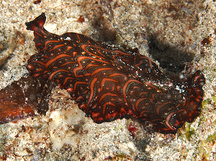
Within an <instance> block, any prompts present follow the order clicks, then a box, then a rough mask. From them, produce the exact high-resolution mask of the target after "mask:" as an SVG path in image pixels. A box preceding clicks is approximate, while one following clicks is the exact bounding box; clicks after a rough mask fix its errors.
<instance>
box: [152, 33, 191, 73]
mask: <svg viewBox="0 0 216 161" xmlns="http://www.w3.org/2000/svg"><path fill="white" fill-rule="evenodd" d="M149 54H150V55H152V57H153V58H154V60H157V61H158V62H159V63H160V67H162V68H164V69H166V70H168V71H170V72H174V73H180V72H181V71H183V70H184V69H185V65H186V64H187V63H188V62H191V61H192V60H193V59H194V54H193V53H190V52H186V51H182V50H179V49H178V48H177V47H172V46H170V45H169V44H167V43H163V42H160V41H158V40H156V39H155V38H154V36H152V37H150V39H149Z"/></svg>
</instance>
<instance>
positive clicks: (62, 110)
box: [0, 0, 216, 161]
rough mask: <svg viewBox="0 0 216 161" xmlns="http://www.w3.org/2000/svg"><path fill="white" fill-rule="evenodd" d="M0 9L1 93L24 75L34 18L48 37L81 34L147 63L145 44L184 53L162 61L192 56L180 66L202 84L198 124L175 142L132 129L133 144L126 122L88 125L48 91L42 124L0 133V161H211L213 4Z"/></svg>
mask: <svg viewBox="0 0 216 161" xmlns="http://www.w3.org/2000/svg"><path fill="white" fill-rule="evenodd" d="M0 2H1V3H0V60H1V61H0V63H1V66H2V65H3V67H2V68H1V70H0V79H1V80H0V87H1V88H4V87H6V86H7V85H9V84H10V83H11V82H13V81H15V80H19V79H20V78H21V77H22V76H23V75H24V74H26V73H28V71H27V69H26V67H25V66H26V64H27V60H28V59H29V58H30V56H31V55H33V54H35V53H36V52H37V51H36V49H35V47H34V43H33V32H31V31H28V30H26V26H25V22H27V21H30V20H33V19H34V18H35V17H37V16H38V15H40V14H41V13H42V12H45V13H46V16H47V21H46V24H45V28H46V29H47V30H48V31H50V32H53V33H56V34H63V33H65V32H69V31H70V32H78V33H82V34H84V35H87V36H89V37H91V38H93V39H95V40H99V41H106V42H108V41H110V42H111V43H115V44H116V45H118V44H124V45H125V46H127V47H130V48H138V49H139V51H140V53H141V54H143V55H146V56H149V57H150V58H152V56H151V55H150V54H149V52H148V51H149V48H148V42H149V39H150V37H151V36H152V38H153V39H154V40H157V41H156V45H157V42H162V43H165V44H168V46H171V47H175V48H177V49H178V50H181V51H185V52H187V53H190V55H189V56H188V55H187V56H185V55H182V56H181V55H175V54H177V53H175V52H173V53H171V54H172V56H170V57H172V58H173V57H176V58H177V59H178V57H179V59H182V58H183V59H185V60H187V58H188V59H190V56H191V55H192V57H193V60H192V61H190V62H189V63H188V64H190V70H191V72H194V71H195V70H197V69H199V70H201V71H202V72H203V74H204V75H205V78H206V84H205V86H204V87H203V89H204V92H205V94H204V103H203V107H202V112H201V114H200V116H199V117H198V118H197V119H195V120H194V122H193V123H190V124H189V123H186V124H185V126H183V127H182V128H181V129H179V130H178V132H177V134H176V135H171V134H170V135H163V134H160V133H156V132H152V131H151V130H150V131H151V132H149V131H148V128H145V127H144V128H143V127H140V126H139V124H137V123H134V124H136V126H137V128H138V129H139V130H138V131H136V133H135V136H133V135H132V133H131V132H130V131H128V128H127V127H128V124H130V121H131V120H125V119H122V120H116V121H113V122H108V123H102V124H96V123H94V122H93V121H92V120H91V118H88V117H85V113H84V112H82V111H81V110H79V109H78V107H77V105H76V104H74V101H73V100H71V99H70V96H69V94H67V92H66V91H65V90H60V89H55V90H53V94H52V95H51V98H52V99H51V100H50V102H49V106H50V109H52V110H50V111H48V112H47V114H46V116H36V117H30V118H27V119H23V120H19V121H17V122H15V123H7V124H3V125H0V160H1V159H2V160H7V161H15V160H33V161H37V160H154V161H159V160H160V161H161V160H187V161H190V160H197V161H198V160H204V161H205V160H216V145H215V139H216V112H215V107H216V102H215V101H216V78H215V76H216V67H215V66H216V57H215V56H216V39H215V38H216V2H215V1H214V0H206V1H205V0H198V1H191V0H180V1H177V0H167V1H164V0H155V1H153V0H136V1H132V0H109V1H108V0H101V1H100V0H41V2H40V3H38V4H35V3H34V2H36V1H34V0H30V1H27V0H26V1H19V0H10V1H7V0H5V1H4V0H0ZM80 15H82V16H84V19H85V21H84V22H82V23H81V22H78V21H77V20H78V18H79V17H80ZM203 40H204V41H203ZM205 42H206V43H205ZM159 46H160V45H159ZM161 48H163V46H162V47H161ZM159 57H160V56H159ZM184 57H185V58H184ZM164 59H165V60H164V61H165V62H166V61H167V60H166V57H165V58H164ZM167 59H168V58H167ZM152 60H154V61H156V62H157V64H160V63H159V62H158V61H157V60H155V59H153V58H152ZM175 63H176V62H175ZM177 63H178V61H177ZM179 63H182V62H180V61H179Z"/></svg>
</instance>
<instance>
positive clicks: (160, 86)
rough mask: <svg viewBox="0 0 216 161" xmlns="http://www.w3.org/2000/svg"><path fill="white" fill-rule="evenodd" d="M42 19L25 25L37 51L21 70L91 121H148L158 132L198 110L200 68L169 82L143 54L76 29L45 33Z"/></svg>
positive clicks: (190, 118) (202, 81) (175, 125)
mask: <svg viewBox="0 0 216 161" xmlns="http://www.w3.org/2000/svg"><path fill="white" fill-rule="evenodd" d="M45 20H46V17H45V14H44V13H42V14H41V15H40V16H39V17H37V18H36V19H35V20H33V21H31V22H28V23H26V26H27V29H28V30H33V31H34V37H35V38H34V42H35V45H36V48H37V50H38V53H37V54H35V55H33V56H31V58H30V59H29V60H28V66H27V68H28V70H29V71H30V73H31V75H32V76H33V77H34V78H38V79H46V80H48V81H49V82H53V83H55V84H56V85H58V86H59V87H61V88H63V89H66V90H67V91H68V92H69V93H70V95H71V96H72V98H73V99H74V100H75V101H76V102H77V103H78V106H79V108H80V109H81V110H83V111H84V112H85V113H86V114H87V115H88V116H91V118H92V119H93V120H94V121H95V122H96V123H102V122H105V121H113V120H115V119H118V118H127V119H128V118H135V119H137V120H139V121H140V122H145V121H149V122H151V123H152V124H153V127H154V128H155V129H156V131H158V132H161V133H175V132H176V131H177V129H178V128H179V127H181V126H182V125H183V123H184V122H185V121H188V122H191V121H193V120H194V119H195V118H196V117H197V116H198V115H199V114H200V110H201V107H200V106H201V102H202V99H203V90H202V86H203V85H204V84H205V79H204V77H203V75H202V73H201V72H200V71H196V72H195V73H194V74H193V75H192V76H190V77H188V78H185V79H184V80H180V79H179V80H172V79H170V78H167V77H166V75H164V74H163V73H162V72H161V71H160V70H159V68H158V66H157V65H156V64H155V63H153V62H152V61H151V60H150V59H149V58H148V57H145V56H142V55H140V54H139V53H135V52H124V51H122V50H120V49H118V48H112V47H110V46H105V45H101V44H99V43H98V42H96V41H94V40H92V39H91V38H89V37H87V36H84V35H81V34H78V33H65V34H63V35H56V34H53V33H50V32H48V31H47V30H46V29H45V28H44V27H43V25H44V23H45Z"/></svg>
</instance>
